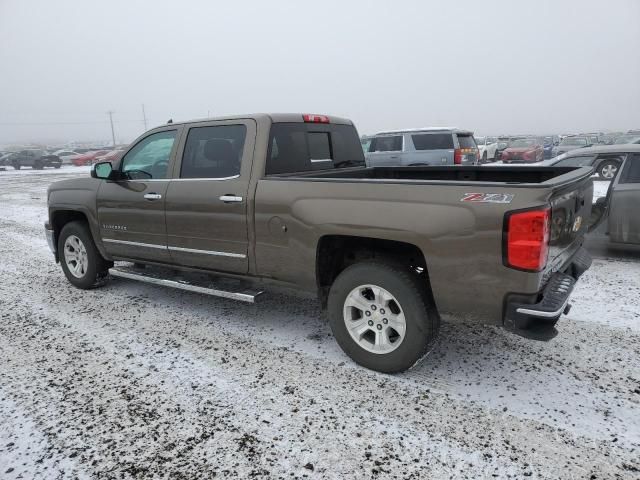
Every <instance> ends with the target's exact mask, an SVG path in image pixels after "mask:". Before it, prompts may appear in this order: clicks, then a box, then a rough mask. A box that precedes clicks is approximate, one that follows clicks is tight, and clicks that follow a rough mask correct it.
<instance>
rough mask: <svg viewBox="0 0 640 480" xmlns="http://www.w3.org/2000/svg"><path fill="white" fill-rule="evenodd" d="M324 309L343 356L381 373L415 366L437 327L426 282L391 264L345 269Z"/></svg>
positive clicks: (438, 324) (434, 310) (438, 320)
mask: <svg viewBox="0 0 640 480" xmlns="http://www.w3.org/2000/svg"><path fill="white" fill-rule="evenodd" d="M328 310H329V323H330V325H331V330H332V332H333V335H334V336H335V338H336V341H337V342H338V344H339V345H340V347H341V348H342V349H343V350H344V352H345V353H346V354H347V355H349V357H351V358H352V359H353V360H354V361H355V362H356V363H358V364H360V365H362V366H364V367H367V368H370V369H372V370H377V371H379V372H385V373H394V372H401V371H403V370H406V369H408V368H410V367H411V366H413V365H414V364H415V363H416V362H417V361H418V360H420V359H421V358H422V357H423V356H424V355H425V354H426V353H427V352H428V351H429V348H430V347H431V345H432V344H433V342H434V340H435V339H436V337H437V335H438V331H439V327H440V318H439V316H438V312H437V311H436V309H435V307H434V305H433V302H432V300H431V299H430V295H429V294H428V290H427V284H426V278H424V277H422V276H420V275H418V274H416V273H414V272H412V271H411V270H409V268H408V267H404V266H396V265H393V264H386V263H373V262H363V263H358V264H355V265H352V266H350V267H348V268H346V269H345V270H344V271H342V273H340V275H338V277H337V278H336V280H335V281H334V283H333V285H332V286H331V290H330V292H329V299H328Z"/></svg>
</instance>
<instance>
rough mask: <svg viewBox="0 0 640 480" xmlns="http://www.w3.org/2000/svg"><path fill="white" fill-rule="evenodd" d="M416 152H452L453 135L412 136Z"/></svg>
mask: <svg viewBox="0 0 640 480" xmlns="http://www.w3.org/2000/svg"><path fill="white" fill-rule="evenodd" d="M411 140H412V141H413V146H414V147H415V148H416V150H451V149H452V148H453V135H452V134H450V133H423V134H420V135H411Z"/></svg>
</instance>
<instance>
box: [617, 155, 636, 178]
mask: <svg viewBox="0 0 640 480" xmlns="http://www.w3.org/2000/svg"><path fill="white" fill-rule="evenodd" d="M620 183H640V154H637V153H636V154H635V155H629V156H628V157H627V163H626V164H625V166H624V170H623V171H622V174H621V176H620Z"/></svg>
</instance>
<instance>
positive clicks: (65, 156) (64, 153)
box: [53, 150, 80, 164]
mask: <svg viewBox="0 0 640 480" xmlns="http://www.w3.org/2000/svg"><path fill="white" fill-rule="evenodd" d="M53 155H56V156H57V157H58V158H59V159H60V160H61V161H62V163H63V164H70V163H71V158H72V157H75V156H77V155H80V153H78V152H74V151H73V150H56V151H55V152H53Z"/></svg>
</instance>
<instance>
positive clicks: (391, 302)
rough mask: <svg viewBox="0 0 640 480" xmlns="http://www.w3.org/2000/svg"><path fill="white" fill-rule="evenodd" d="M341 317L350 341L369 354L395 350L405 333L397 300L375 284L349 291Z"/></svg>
mask: <svg viewBox="0 0 640 480" xmlns="http://www.w3.org/2000/svg"><path fill="white" fill-rule="evenodd" d="M343 317H344V324H345V326H346V327H347V331H348V332H349V335H351V338H352V339H353V340H354V341H355V342H356V343H357V344H358V345H360V346H361V347H362V348H364V349H365V350H366V351H367V352H371V353H379V354H385V353H390V352H392V351H394V350H395V349H396V348H398V347H399V346H400V344H401V343H402V341H403V340H404V336H405V333H406V331H407V322H406V320H405V317H404V312H403V311H402V308H401V307H400V303H399V302H398V300H396V298H395V297H394V296H393V295H391V294H390V293H389V292H388V291H387V290H385V289H384V288H382V287H378V286H376V285H360V286H359V287H356V288H354V289H353V290H351V292H350V293H349V295H347V298H346V299H345V301H344V309H343Z"/></svg>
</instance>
